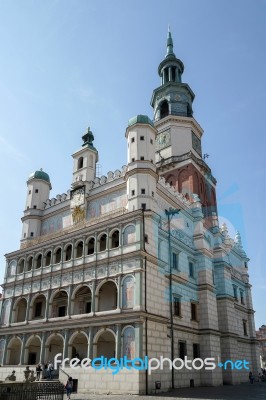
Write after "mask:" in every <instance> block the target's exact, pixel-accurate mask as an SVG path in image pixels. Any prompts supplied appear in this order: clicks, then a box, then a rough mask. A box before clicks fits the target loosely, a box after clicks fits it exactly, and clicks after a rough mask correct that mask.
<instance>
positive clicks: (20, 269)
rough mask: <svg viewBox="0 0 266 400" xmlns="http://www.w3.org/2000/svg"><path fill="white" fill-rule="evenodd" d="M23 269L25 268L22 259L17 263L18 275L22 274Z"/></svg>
mask: <svg viewBox="0 0 266 400" xmlns="http://www.w3.org/2000/svg"><path fill="white" fill-rule="evenodd" d="M24 268H25V260H24V258H23V259H22V260H20V261H19V263H18V269H17V271H18V274H22V272H24Z"/></svg>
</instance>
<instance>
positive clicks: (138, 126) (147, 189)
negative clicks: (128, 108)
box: [126, 115, 158, 211]
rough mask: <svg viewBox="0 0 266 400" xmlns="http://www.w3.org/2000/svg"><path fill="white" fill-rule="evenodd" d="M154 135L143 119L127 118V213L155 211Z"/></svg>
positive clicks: (150, 124) (140, 117)
mask: <svg viewBox="0 0 266 400" xmlns="http://www.w3.org/2000/svg"><path fill="white" fill-rule="evenodd" d="M156 134H157V131H156V129H155V128H154V126H153V122H152V121H151V120H150V119H149V118H148V117H147V116H146V115H137V116H136V117H134V118H131V119H130V120H129V123H128V127H127V130H126V138H127V142H128V169H127V173H126V180H127V194H128V210H129V211H133V210H137V209H140V208H144V209H153V210H155V207H156V205H155V200H154V196H155V193H156V182H157V179H158V176H157V173H156V166H155V138H156Z"/></svg>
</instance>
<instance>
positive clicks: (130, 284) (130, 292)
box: [122, 276, 134, 308]
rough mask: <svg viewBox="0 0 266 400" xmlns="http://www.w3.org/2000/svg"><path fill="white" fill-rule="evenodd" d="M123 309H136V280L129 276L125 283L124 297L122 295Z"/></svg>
mask: <svg viewBox="0 0 266 400" xmlns="http://www.w3.org/2000/svg"><path fill="white" fill-rule="evenodd" d="M122 305H123V308H133V307H134V278H133V276H127V277H126V278H125V279H124V281H123V295H122Z"/></svg>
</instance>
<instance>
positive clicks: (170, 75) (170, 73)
mask: <svg viewBox="0 0 266 400" xmlns="http://www.w3.org/2000/svg"><path fill="white" fill-rule="evenodd" d="M168 76H169V82H172V67H168Z"/></svg>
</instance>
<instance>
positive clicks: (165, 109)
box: [160, 100, 169, 118]
mask: <svg viewBox="0 0 266 400" xmlns="http://www.w3.org/2000/svg"><path fill="white" fill-rule="evenodd" d="M167 115H169V105H168V102H167V101H166V100H165V101H163V102H162V103H161V105H160V117H161V118H164V117H167Z"/></svg>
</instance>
